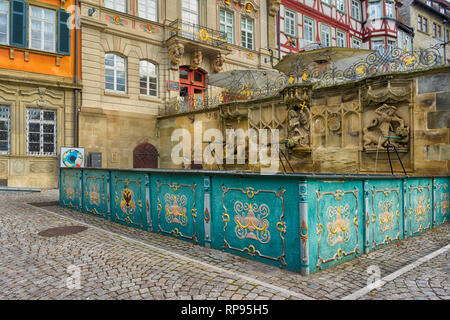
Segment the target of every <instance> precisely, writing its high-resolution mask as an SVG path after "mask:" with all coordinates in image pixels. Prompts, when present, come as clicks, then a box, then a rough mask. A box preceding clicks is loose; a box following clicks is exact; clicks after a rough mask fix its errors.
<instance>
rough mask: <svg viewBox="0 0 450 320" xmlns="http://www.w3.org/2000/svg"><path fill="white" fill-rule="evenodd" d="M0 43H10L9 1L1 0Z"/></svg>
mask: <svg viewBox="0 0 450 320" xmlns="http://www.w3.org/2000/svg"><path fill="white" fill-rule="evenodd" d="M0 43H2V44H9V1H4V0H0Z"/></svg>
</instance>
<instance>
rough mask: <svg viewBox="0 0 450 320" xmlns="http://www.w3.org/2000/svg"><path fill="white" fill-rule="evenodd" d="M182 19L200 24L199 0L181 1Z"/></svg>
mask: <svg viewBox="0 0 450 320" xmlns="http://www.w3.org/2000/svg"><path fill="white" fill-rule="evenodd" d="M181 20H183V21H185V22H189V23H192V24H198V0H182V1H181Z"/></svg>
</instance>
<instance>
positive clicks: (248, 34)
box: [241, 17, 253, 50]
mask: <svg viewBox="0 0 450 320" xmlns="http://www.w3.org/2000/svg"><path fill="white" fill-rule="evenodd" d="M241 40H242V46H243V47H244V48H247V49H250V50H253V20H251V19H249V18H246V17H242V18H241Z"/></svg>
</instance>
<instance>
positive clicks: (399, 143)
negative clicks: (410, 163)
mask: <svg viewBox="0 0 450 320" xmlns="http://www.w3.org/2000/svg"><path fill="white" fill-rule="evenodd" d="M396 112H397V108H396V107H395V106H391V105H387V104H383V105H382V106H381V107H379V108H377V109H376V110H375V118H374V119H372V122H371V123H370V124H369V125H368V126H365V127H364V128H363V134H364V135H363V140H364V148H365V149H366V150H367V149H373V148H377V146H378V143H379V141H380V146H385V145H386V141H387V140H388V138H386V136H399V137H402V139H391V143H392V144H394V145H395V146H396V147H397V148H407V147H408V141H409V128H408V127H407V126H406V125H405V121H404V120H403V119H402V118H401V117H400V116H398V115H397V113H396ZM381 136H382V138H381V140H380V137H381Z"/></svg>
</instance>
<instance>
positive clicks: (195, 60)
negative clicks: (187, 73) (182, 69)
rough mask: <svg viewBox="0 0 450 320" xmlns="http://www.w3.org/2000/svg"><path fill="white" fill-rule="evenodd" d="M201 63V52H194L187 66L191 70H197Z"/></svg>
mask: <svg viewBox="0 0 450 320" xmlns="http://www.w3.org/2000/svg"><path fill="white" fill-rule="evenodd" d="M202 61H203V54H202V52H201V51H197V52H194V55H193V56H192V58H191V65H190V66H189V67H190V68H191V69H192V70H196V69H198V67H199V66H200V64H201V63H202Z"/></svg>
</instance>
